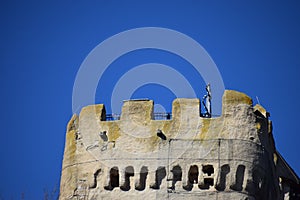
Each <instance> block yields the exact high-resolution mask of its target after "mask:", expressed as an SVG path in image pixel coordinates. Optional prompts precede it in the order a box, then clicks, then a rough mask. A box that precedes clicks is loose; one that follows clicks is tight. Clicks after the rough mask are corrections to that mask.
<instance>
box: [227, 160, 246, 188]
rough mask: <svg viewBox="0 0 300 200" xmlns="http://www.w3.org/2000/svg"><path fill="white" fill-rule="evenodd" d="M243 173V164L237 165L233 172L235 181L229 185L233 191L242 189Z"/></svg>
mask: <svg viewBox="0 0 300 200" xmlns="http://www.w3.org/2000/svg"><path fill="white" fill-rule="evenodd" d="M244 174H245V165H239V166H238V167H237V170H236V174H235V183H234V184H233V185H231V186H230V189H232V190H235V191H242V189H243V182H244Z"/></svg>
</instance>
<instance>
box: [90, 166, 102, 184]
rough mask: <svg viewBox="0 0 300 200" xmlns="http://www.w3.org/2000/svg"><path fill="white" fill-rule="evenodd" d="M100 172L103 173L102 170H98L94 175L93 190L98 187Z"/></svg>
mask: <svg viewBox="0 0 300 200" xmlns="http://www.w3.org/2000/svg"><path fill="white" fill-rule="evenodd" d="M100 172H101V169H98V170H97V171H96V172H95V173H94V182H93V184H92V185H91V186H90V188H91V189H93V188H96V187H97V177H98V175H99V173H100Z"/></svg>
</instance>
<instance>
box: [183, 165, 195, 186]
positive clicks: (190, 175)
mask: <svg viewBox="0 0 300 200" xmlns="http://www.w3.org/2000/svg"><path fill="white" fill-rule="evenodd" d="M198 176H199V169H198V166H197V165H192V166H191V167H190V169H189V172H188V182H187V185H185V186H183V189H185V190H188V191H191V190H192V188H193V184H194V183H198Z"/></svg>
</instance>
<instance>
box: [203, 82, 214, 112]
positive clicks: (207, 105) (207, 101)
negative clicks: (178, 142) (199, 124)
mask: <svg viewBox="0 0 300 200" xmlns="http://www.w3.org/2000/svg"><path fill="white" fill-rule="evenodd" d="M205 89H206V95H204V97H203V99H202V104H203V106H204V109H205V113H204V114H202V117H206V118H211V115H212V113H211V98H212V97H211V89H210V84H207V85H206V88H205Z"/></svg>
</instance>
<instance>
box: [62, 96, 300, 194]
mask: <svg viewBox="0 0 300 200" xmlns="http://www.w3.org/2000/svg"><path fill="white" fill-rule="evenodd" d="M107 116H108V115H106V112H105V107H104V105H102V104H100V105H90V106H87V107H84V108H83V109H82V110H81V112H80V114H79V116H77V115H74V116H73V117H72V118H71V120H70V122H69V123H68V126H67V131H66V143H65V152H64V160H63V167H62V175H61V184H60V199H61V200H64V199H72V200H73V199H74V200H75V199H76V200H77V199H84V200H85V199H107V200H109V199H122V200H123V199H124V200H125V199H130V200H133V199H134V200H135V199H141V200H142V199H143V200H145V199H147V200H151V199H162V200H166V199H185V200H187V199H263V200H276V199H300V184H299V177H298V176H297V175H296V174H295V173H294V171H293V170H292V169H291V168H290V167H289V165H288V164H287V163H286V162H285V160H284V159H283V158H282V157H281V155H280V154H279V152H278V151H277V150H276V148H275V144H274V139H273V135H272V123H271V121H270V120H269V113H268V112H267V111H266V110H265V109H264V108H263V107H262V106H260V105H255V106H253V105H252V100H251V98H249V97H248V96H247V95H245V94H243V93H240V92H237V91H231V90H226V91H225V93H224V95H223V103H222V115H221V116H219V117H215V118H203V117H201V115H200V101H199V99H175V100H174V101H173V105H172V115H168V116H166V117H162V119H160V120H158V119H155V118H156V117H155V115H154V113H153V101H151V100H129V101H124V104H123V107H122V114H121V116H120V118H117V119H115V120H109V119H108V118H107ZM110 117H111V116H110Z"/></svg>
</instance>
